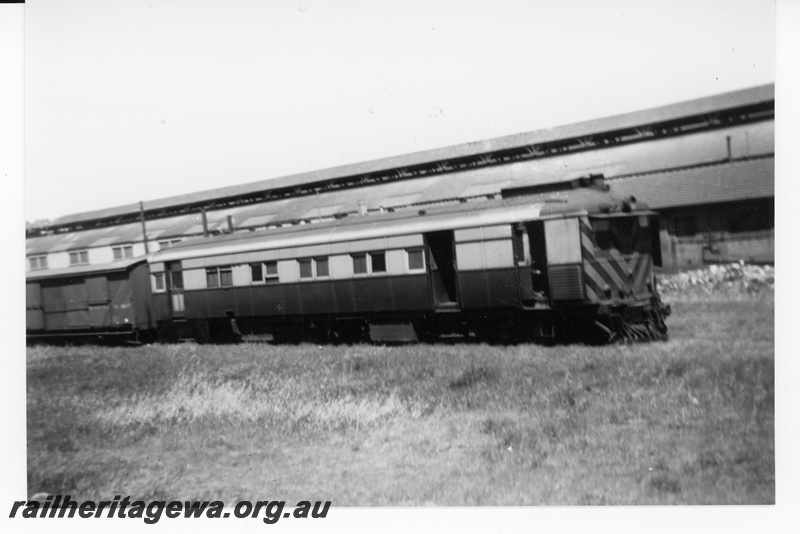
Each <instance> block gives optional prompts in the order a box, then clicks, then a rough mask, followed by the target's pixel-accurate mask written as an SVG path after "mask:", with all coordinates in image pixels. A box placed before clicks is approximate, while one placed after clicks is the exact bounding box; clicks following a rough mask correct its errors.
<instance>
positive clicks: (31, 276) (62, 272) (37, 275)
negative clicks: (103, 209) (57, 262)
mask: <svg viewBox="0 0 800 534" xmlns="http://www.w3.org/2000/svg"><path fill="white" fill-rule="evenodd" d="M145 260H146V258H133V259H127V260H120V261H115V262H111V263H101V264H94V265H74V266H70V267H63V268H61V269H42V270H40V271H30V272H28V273H27V274H26V275H25V280H28V281H30V280H42V279H45V278H63V277H69V276H86V275H91V274H99V273H110V272H115V271H125V270H128V269H130V268H131V267H133V266H134V265H136V264H137V263H143V262H144V261H145Z"/></svg>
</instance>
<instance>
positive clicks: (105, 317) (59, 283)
mask: <svg viewBox="0 0 800 534" xmlns="http://www.w3.org/2000/svg"><path fill="white" fill-rule="evenodd" d="M25 300H26V302H25V314H26V329H27V337H28V339H29V340H71V341H76V340H79V339H81V338H83V339H89V340H92V341H96V340H99V339H115V340H126V341H134V342H139V341H145V340H149V339H151V338H152V336H151V334H153V333H154V332H155V326H156V322H155V318H154V317H153V315H152V310H151V302H152V298H151V293H150V281H149V269H148V266H147V262H146V261H145V259H144V258H139V259H129V260H123V261H117V262H114V263H109V264H104V265H82V266H77V267H67V268H62V269H52V270H43V271H32V272H30V273H28V275H27V277H26V281H25Z"/></svg>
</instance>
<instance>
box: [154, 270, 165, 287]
mask: <svg viewBox="0 0 800 534" xmlns="http://www.w3.org/2000/svg"><path fill="white" fill-rule="evenodd" d="M153 281H154V282H155V284H154V285H155V287H156V291H164V273H155V274H154V275H153Z"/></svg>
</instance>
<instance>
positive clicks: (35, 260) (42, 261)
mask: <svg viewBox="0 0 800 534" xmlns="http://www.w3.org/2000/svg"><path fill="white" fill-rule="evenodd" d="M28 261H29V262H30V266H31V270H34V269H47V256H31V257H30V258H28Z"/></svg>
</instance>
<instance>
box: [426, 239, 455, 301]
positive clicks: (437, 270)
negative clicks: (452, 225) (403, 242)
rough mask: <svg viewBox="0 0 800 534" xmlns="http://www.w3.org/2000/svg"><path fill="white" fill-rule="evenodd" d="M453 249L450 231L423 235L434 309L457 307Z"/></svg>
mask: <svg viewBox="0 0 800 534" xmlns="http://www.w3.org/2000/svg"><path fill="white" fill-rule="evenodd" d="M454 247H455V245H454V238H453V231H452V230H443V231H439V232H428V233H427V234H425V249H426V251H427V254H428V274H429V276H430V287H431V294H432V296H433V305H434V307H435V308H440V309H441V308H455V307H457V306H458V284H457V280H456V258H455V249H454Z"/></svg>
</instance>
